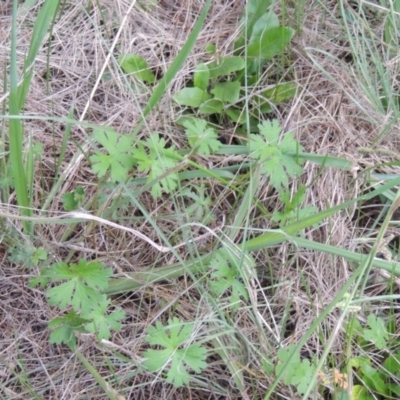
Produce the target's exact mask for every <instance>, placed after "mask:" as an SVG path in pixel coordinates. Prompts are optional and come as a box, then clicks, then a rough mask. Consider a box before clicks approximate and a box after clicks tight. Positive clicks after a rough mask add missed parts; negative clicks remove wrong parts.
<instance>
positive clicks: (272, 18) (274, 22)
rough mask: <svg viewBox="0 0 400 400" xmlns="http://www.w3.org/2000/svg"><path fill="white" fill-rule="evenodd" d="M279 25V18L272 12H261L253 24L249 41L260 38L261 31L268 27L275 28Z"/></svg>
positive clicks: (252, 41)
mask: <svg viewBox="0 0 400 400" xmlns="http://www.w3.org/2000/svg"><path fill="white" fill-rule="evenodd" d="M278 26H279V19H278V17H277V15H276V14H275V13H273V12H267V13H265V14H263V15H262V16H261V17H260V18H259V19H258V20H257V22H256V23H255V24H254V27H253V31H252V33H251V36H250V40H249V43H254V42H256V41H259V40H260V37H261V36H262V35H263V33H264V32H265V31H267V30H269V29H272V28H277V27H278Z"/></svg>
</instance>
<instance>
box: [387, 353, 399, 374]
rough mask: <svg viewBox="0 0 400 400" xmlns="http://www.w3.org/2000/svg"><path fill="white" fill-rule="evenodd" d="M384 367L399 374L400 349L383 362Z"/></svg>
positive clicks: (392, 372)
mask: <svg viewBox="0 0 400 400" xmlns="http://www.w3.org/2000/svg"><path fill="white" fill-rule="evenodd" d="M383 367H384V368H385V369H386V370H387V371H389V372H390V373H391V374H398V373H399V371H400V351H397V353H396V354H389V355H388V357H387V358H386V360H385V362H384V363H383Z"/></svg>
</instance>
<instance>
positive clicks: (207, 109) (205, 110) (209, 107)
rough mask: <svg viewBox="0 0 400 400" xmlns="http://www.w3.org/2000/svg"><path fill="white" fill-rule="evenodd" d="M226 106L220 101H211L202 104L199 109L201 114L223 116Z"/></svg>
mask: <svg viewBox="0 0 400 400" xmlns="http://www.w3.org/2000/svg"><path fill="white" fill-rule="evenodd" d="M223 109H224V105H223V103H222V102H221V101H220V100H216V99H210V100H207V101H205V102H204V103H202V104H201V105H200V107H199V110H198V112H199V114H206V115H208V114H221V113H222V110H223Z"/></svg>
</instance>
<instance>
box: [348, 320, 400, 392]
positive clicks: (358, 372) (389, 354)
mask: <svg viewBox="0 0 400 400" xmlns="http://www.w3.org/2000/svg"><path fill="white" fill-rule="evenodd" d="M393 328H394V330H393ZM349 329H351V330H352V332H353V336H354V338H355V340H356V341H357V343H358V345H359V347H360V350H361V351H362V353H361V354H360V355H359V356H358V355H357V356H354V357H351V358H350V360H349V361H348V364H349V367H351V368H352V369H353V370H354V375H355V378H354V384H353V396H354V398H356V399H359V400H373V399H392V398H398V397H399V396H400V351H399V350H398V346H399V342H398V339H395V340H391V339H390V333H395V330H396V329H395V324H391V323H390V321H389V322H386V323H385V321H384V319H382V318H381V317H377V316H375V315H374V314H370V315H369V316H368V318H367V324H366V325H365V326H362V325H361V324H360V323H359V322H358V321H357V320H354V321H353V322H352V324H348V326H347V327H346V330H349Z"/></svg>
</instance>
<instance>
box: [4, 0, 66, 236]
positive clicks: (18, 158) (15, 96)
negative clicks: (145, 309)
mask: <svg viewBox="0 0 400 400" xmlns="http://www.w3.org/2000/svg"><path fill="white" fill-rule="evenodd" d="M17 6H18V3H17V0H14V1H13V12H12V34H11V57H10V96H9V113H10V116H12V117H13V118H11V119H10V123H9V127H10V128H9V134H8V140H9V150H10V154H9V162H10V172H11V177H12V182H13V184H14V186H15V192H16V196H17V201H18V205H19V206H21V212H22V213H23V215H26V216H30V215H32V212H31V210H30V207H31V196H32V190H29V188H30V189H32V186H33V160H34V155H33V152H34V147H32V146H31V149H30V150H29V151H28V154H27V156H25V152H24V150H23V141H24V140H23V139H24V129H23V124H22V121H21V119H20V118H18V117H19V115H20V113H21V112H22V111H23V108H24V106H25V100H26V96H27V94H28V92H29V88H30V84H31V80H32V77H33V64H34V62H35V60H36V56H37V54H38V52H39V50H40V48H41V46H42V43H43V40H44V38H45V35H46V34H47V32H48V30H49V28H50V26H51V24H52V22H53V20H54V19H55V16H56V13H57V10H58V6H59V0H46V1H45V2H44V4H43V5H42V7H41V8H40V11H39V13H38V15H37V18H36V22H35V25H34V28H33V32H32V36H31V42H30V46H29V51H28V54H26V55H25V62H24V66H23V73H22V76H21V77H20V78H19V77H18V64H17ZM20 79H21V80H22V82H21V83H20V84H18V81H19V80H20ZM2 176H3V177H4V176H8V171H4V172H3V173H2ZM9 182H11V181H9ZM24 228H25V230H26V231H27V233H30V234H31V233H32V226H31V224H30V223H29V222H28V221H24Z"/></svg>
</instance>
